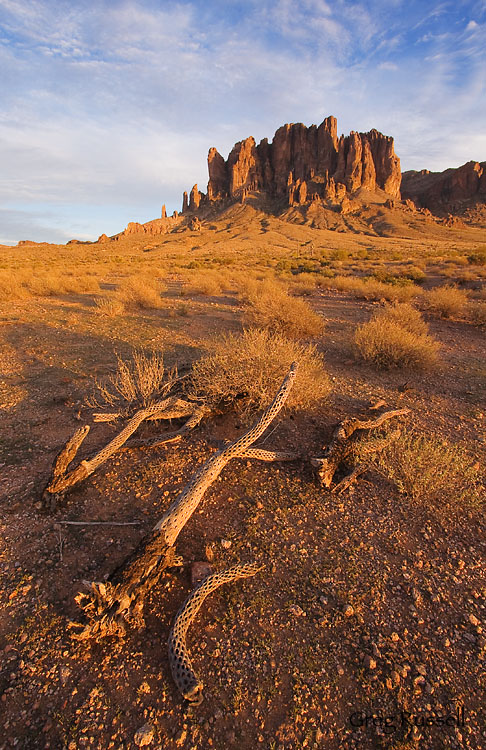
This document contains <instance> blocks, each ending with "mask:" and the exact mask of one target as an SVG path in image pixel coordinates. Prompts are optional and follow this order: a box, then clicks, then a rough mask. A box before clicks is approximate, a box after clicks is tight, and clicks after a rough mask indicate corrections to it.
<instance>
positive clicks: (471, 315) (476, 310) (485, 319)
mask: <svg viewBox="0 0 486 750" xmlns="http://www.w3.org/2000/svg"><path fill="white" fill-rule="evenodd" d="M467 314H468V319H469V320H470V321H471V323H473V324H474V325H476V326H484V325H486V302H481V301H479V300H474V301H473V302H469V303H468V305H467Z"/></svg>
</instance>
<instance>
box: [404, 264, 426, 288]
mask: <svg viewBox="0 0 486 750" xmlns="http://www.w3.org/2000/svg"><path fill="white" fill-rule="evenodd" d="M401 275H402V276H404V277H405V278H406V279H410V281H413V282H415V284H423V283H424V281H425V279H426V278H427V274H426V273H425V271H424V270H423V269H422V268H419V267H418V266H408V267H407V268H405V269H403V271H402V272H401Z"/></svg>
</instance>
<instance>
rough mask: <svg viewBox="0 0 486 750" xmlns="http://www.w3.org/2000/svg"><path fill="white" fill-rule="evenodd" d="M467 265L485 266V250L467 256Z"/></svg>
mask: <svg viewBox="0 0 486 750" xmlns="http://www.w3.org/2000/svg"><path fill="white" fill-rule="evenodd" d="M467 260H468V263H471V265H475V266H486V250H479V251H478V252H475V253H471V255H468V256H467Z"/></svg>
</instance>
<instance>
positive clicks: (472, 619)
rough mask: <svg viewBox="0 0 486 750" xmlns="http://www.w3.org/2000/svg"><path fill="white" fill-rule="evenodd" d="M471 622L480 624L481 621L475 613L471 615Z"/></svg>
mask: <svg viewBox="0 0 486 750" xmlns="http://www.w3.org/2000/svg"><path fill="white" fill-rule="evenodd" d="M469 622H470V623H471V625H479V624H480V621H479V620H478V618H477V617H475V615H469Z"/></svg>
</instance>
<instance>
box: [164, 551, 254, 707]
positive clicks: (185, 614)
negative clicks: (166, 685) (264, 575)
mask: <svg viewBox="0 0 486 750" xmlns="http://www.w3.org/2000/svg"><path fill="white" fill-rule="evenodd" d="M260 570H263V567H262V566H261V565H258V564H257V563H248V564H241V565H234V566H233V567H232V568H229V569H228V570H224V571H221V572H220V573H213V574H212V575H209V576H208V577H207V578H205V579H204V580H203V581H201V583H199V584H198V586H196V588H195V589H194V590H193V591H191V593H190V594H189V596H188V598H187V599H186V601H185V602H184V604H183V605H182V607H181V608H180V610H179V611H178V613H177V615H176V617H175V620H174V624H173V626H172V629H171V631H170V635H169V642H168V646H169V664H170V669H171V672H172V677H173V678H174V682H175V684H176V685H177V688H178V690H179V692H180V693H181V695H182V697H183V698H185V699H186V700H188V701H189V702H190V703H192V704H193V705H196V706H198V705H200V703H202V700H203V694H202V690H203V683H202V682H201V680H199V678H198V677H197V676H196V674H195V672H194V669H193V668H192V664H191V660H190V658H189V654H188V652H187V646H186V634H187V630H188V628H189V625H190V624H191V623H192V621H193V620H194V618H195V616H196V615H197V613H198V612H199V610H200V609H201V606H202V604H203V602H204V600H205V599H206V597H207V596H208V595H209V594H210V593H211V592H212V591H214V590H215V589H217V588H218V587H219V586H222V585H223V584H224V583H230V582H231V581H236V580H238V579H239V578H250V577H251V576H254V575H256V573H258V572H259V571H260Z"/></svg>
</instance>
